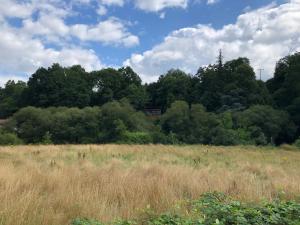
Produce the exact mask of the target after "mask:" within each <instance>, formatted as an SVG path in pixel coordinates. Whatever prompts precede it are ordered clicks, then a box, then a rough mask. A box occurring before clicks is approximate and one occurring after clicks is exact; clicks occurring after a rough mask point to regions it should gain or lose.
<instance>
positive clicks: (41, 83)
mask: <svg viewBox="0 0 300 225" xmlns="http://www.w3.org/2000/svg"><path fill="white" fill-rule="evenodd" d="M89 79H90V78H89V75H88V73H86V72H85V70H84V69H83V68H82V67H81V66H72V67H69V68H64V67H61V66H60V65H59V64H53V66H52V67H49V68H48V69H45V68H40V69H38V70H37V71H36V72H35V73H34V74H33V75H32V76H31V77H30V78H29V81H28V89H27V91H26V94H25V96H26V99H27V105H31V106H37V107H50V106H67V107H85V106H88V105H89V104H90V97H91V92H92V91H91V85H90V81H89Z"/></svg>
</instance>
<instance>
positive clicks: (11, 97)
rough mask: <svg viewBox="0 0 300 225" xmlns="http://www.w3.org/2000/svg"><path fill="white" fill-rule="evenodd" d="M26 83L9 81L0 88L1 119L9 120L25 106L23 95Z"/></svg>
mask: <svg viewBox="0 0 300 225" xmlns="http://www.w3.org/2000/svg"><path fill="white" fill-rule="evenodd" d="M25 89H26V83H25V82H23V81H18V82H15V81H12V80H10V81H8V82H7V83H6V84H5V87H4V88H0V118H7V117H9V116H11V115H12V114H14V113H15V112H16V111H18V110H19V109H20V108H21V107H22V106H23V105H24V101H23V93H24V90H25Z"/></svg>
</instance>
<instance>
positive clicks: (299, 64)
mask: <svg viewBox="0 0 300 225" xmlns="http://www.w3.org/2000/svg"><path fill="white" fill-rule="evenodd" d="M267 87H268V89H269V90H270V92H271V93H272V96H273V98H274V101H275V102H276V105H277V106H278V107H279V108H280V109H283V110H287V111H288V112H289V113H290V114H291V116H292V119H293V121H294V122H295V123H296V125H297V126H298V134H300V53H299V52H298V53H295V54H294V55H289V56H286V57H284V58H282V59H281V60H279V62H278V63H277V65H276V69H275V74H274V78H272V79H270V80H268V81H267Z"/></svg>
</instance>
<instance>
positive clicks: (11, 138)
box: [0, 130, 23, 145]
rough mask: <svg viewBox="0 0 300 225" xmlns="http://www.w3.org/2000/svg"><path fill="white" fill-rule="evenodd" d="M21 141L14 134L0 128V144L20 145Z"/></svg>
mask: <svg viewBox="0 0 300 225" xmlns="http://www.w3.org/2000/svg"><path fill="white" fill-rule="evenodd" d="M22 143H23V142H22V140H21V139H19V138H18V137H17V135H16V134H14V133H8V132H5V131H3V130H0V145H20V144H22Z"/></svg>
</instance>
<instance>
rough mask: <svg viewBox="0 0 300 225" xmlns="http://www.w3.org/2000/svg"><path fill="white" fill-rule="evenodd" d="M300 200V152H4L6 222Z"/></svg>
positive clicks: (1, 193) (52, 223) (2, 216)
mask: <svg viewBox="0 0 300 225" xmlns="http://www.w3.org/2000/svg"><path fill="white" fill-rule="evenodd" d="M210 191H220V192H224V193H226V194H228V195H229V196H231V197H234V198H235V199H238V200H241V201H246V202H252V201H254V202H257V201H261V200H273V199H276V198H283V199H299V197H300V151H299V152H297V151H286V149H280V148H276V149H275V148H255V147H228V148H225V147H208V146H181V147H180V146H155V145H149V146H126V145H99V146H96V145H95V146H94V145H85V146H71V145H70V146H69V145H66V146H20V147H1V148H0V224H1V225H4V224H5V225H68V224H70V221H71V220H72V219H74V218H77V217H88V218H95V219H98V220H101V221H111V220H114V219H116V218H124V219H131V218H139V217H142V216H143V211H144V210H145V209H146V208H148V209H149V208H151V210H153V211H155V212H157V213H161V212H165V211H168V210H171V209H172V208H173V207H174V206H175V205H176V204H179V203H180V202H182V201H184V200H189V199H197V198H199V196H200V195H201V194H203V193H205V192H210Z"/></svg>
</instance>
